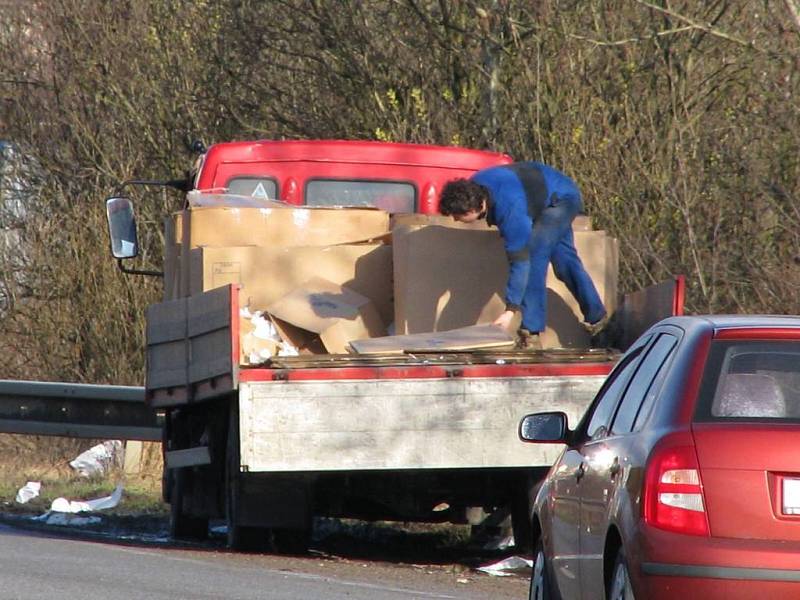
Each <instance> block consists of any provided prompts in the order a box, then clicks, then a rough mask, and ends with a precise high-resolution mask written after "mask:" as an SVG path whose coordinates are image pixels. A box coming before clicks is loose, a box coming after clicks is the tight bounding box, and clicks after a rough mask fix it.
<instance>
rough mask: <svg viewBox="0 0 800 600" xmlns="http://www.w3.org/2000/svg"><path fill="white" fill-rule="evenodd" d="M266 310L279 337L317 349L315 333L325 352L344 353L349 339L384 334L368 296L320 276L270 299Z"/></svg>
mask: <svg viewBox="0 0 800 600" xmlns="http://www.w3.org/2000/svg"><path fill="white" fill-rule="evenodd" d="M267 312H268V313H269V314H270V316H271V317H272V319H273V322H274V323H275V326H276V327H277V329H278V332H279V333H280V334H281V338H282V339H283V340H284V341H287V342H290V343H292V344H293V345H294V346H296V347H297V348H298V349H300V350H301V351H306V352H308V351H310V352H316V351H318V348H313V346H312V342H313V337H314V336H319V340H320V341H321V342H322V346H323V347H324V351H325V352H327V353H329V354H345V353H347V352H348V351H349V344H350V342H351V341H352V340H360V339H363V338H370V337H380V336H383V335H385V334H386V328H385V327H384V325H383V322H382V321H381V318H380V315H378V311H377V310H376V309H375V307H374V306H373V305H372V303H371V302H370V300H369V298H367V297H365V296H362V295H361V294H359V293H357V292H354V291H353V290H351V289H348V288H346V287H343V286H340V285H336V284H335V283H332V282H330V281H327V280H325V279H321V278H314V279H311V280H309V281H306V282H305V283H304V284H303V285H301V286H300V287H298V288H296V289H294V290H292V291H291V292H290V293H289V294H287V295H286V296H283V297H282V298H280V299H279V300H277V301H275V302H273V303H271V304H270V305H269V306H268V307H267ZM287 324H288V325H289V326H290V327H287ZM309 334H311V335H309Z"/></svg>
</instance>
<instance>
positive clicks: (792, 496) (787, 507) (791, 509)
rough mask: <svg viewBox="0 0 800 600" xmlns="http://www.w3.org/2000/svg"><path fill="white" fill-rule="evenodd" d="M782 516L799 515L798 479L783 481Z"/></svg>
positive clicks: (799, 491)
mask: <svg viewBox="0 0 800 600" xmlns="http://www.w3.org/2000/svg"><path fill="white" fill-rule="evenodd" d="M783 514H785V515H800V479H793V478H791V477H786V478H784V480H783Z"/></svg>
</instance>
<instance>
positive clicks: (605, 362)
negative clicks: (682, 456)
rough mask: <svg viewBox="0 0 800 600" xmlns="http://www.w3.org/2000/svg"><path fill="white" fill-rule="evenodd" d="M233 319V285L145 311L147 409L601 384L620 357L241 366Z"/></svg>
mask: <svg viewBox="0 0 800 600" xmlns="http://www.w3.org/2000/svg"><path fill="white" fill-rule="evenodd" d="M239 319H240V317H239V289H238V286H235V285H227V286H224V287H220V288H217V289H215V290H212V291H209V292H204V293H202V294H198V295H195V296H190V297H187V298H181V299H179V300H172V301H168V302H162V303H160V304H155V305H152V306H151V307H149V308H148V313H147V350H148V352H147V358H148V360H147V380H146V399H147V401H148V403H150V404H151V405H152V406H154V407H158V408H165V407H176V406H183V405H187V404H191V403H194V402H202V401H204V400H208V399H212V398H216V397H220V396H223V395H226V394H229V393H231V392H233V391H234V390H238V389H239V385H240V382H284V383H285V382H299V381H330V380H343V379H350V380H361V381H373V380H388V379H393V380H404V379H415V380H438V379H448V378H453V379H458V378H463V379H473V378H477V379H484V378H495V379H498V380H501V381H505V380H506V379H508V378H516V377H522V378H527V377H542V376H552V377H562V376H565V375H581V376H584V375H591V376H599V377H602V376H604V375H606V374H607V373H608V372H609V371H610V369H611V367H612V365H613V363H614V361H615V360H616V358H617V357H618V355H619V353H618V352H615V351H612V350H605V349H577V350H574V349H552V350H544V351H538V352H523V351H491V350H484V351H472V352H457V353H438V352H431V353H414V354H399V355H398V354H387V355H380V354H369V355H356V354H341V355H336V354H333V355H332V354H324V355H305V356H298V357H275V358H273V359H272V360H269V361H267V362H265V363H264V364H262V365H258V366H242V365H241V362H242V361H241V356H240V347H239V325H240V323H239Z"/></svg>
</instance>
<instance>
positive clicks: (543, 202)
mask: <svg viewBox="0 0 800 600" xmlns="http://www.w3.org/2000/svg"><path fill="white" fill-rule="evenodd" d="M504 168H506V169H508V170H509V171H511V172H512V173H514V175H516V176H517V178H518V179H519V181H520V183H521V184H522V189H523V190H524V192H525V199H526V200H527V201H528V216H529V217H530V218H531V219H532V220H533V221H536V219H538V218H539V215H541V214H542V211H543V210H544V209H545V207H546V206H547V197H548V195H549V194H548V193H547V184H546V183H545V181H544V174H543V173H542V171H541V170H540V169H538V168H536V167H535V166H533V165H532V164H531V163H512V164H510V165H504Z"/></svg>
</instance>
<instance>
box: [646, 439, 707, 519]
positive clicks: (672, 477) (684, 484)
mask: <svg viewBox="0 0 800 600" xmlns="http://www.w3.org/2000/svg"><path fill="white" fill-rule="evenodd" d="M680 438H682V439H681V441H682V442H684V444H682V445H677V444H675V443H674V442H676V441H678V440H670V439H669V438H665V439H663V440H661V442H659V444H657V445H656V447H655V449H654V450H653V452H652V454H651V455H650V458H649V460H648V461H647V470H646V472H645V489H644V520H645V523H647V524H648V525H652V526H653V527H658V528H659V529H666V530H668V531H674V532H676V533H685V534H688V535H709V527H708V518H707V516H706V510H705V502H704V500H703V484H702V481H701V480H700V466H699V465H698V463H697V454H696V453H695V448H694V445H685V441H686V437H685V436H680Z"/></svg>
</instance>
